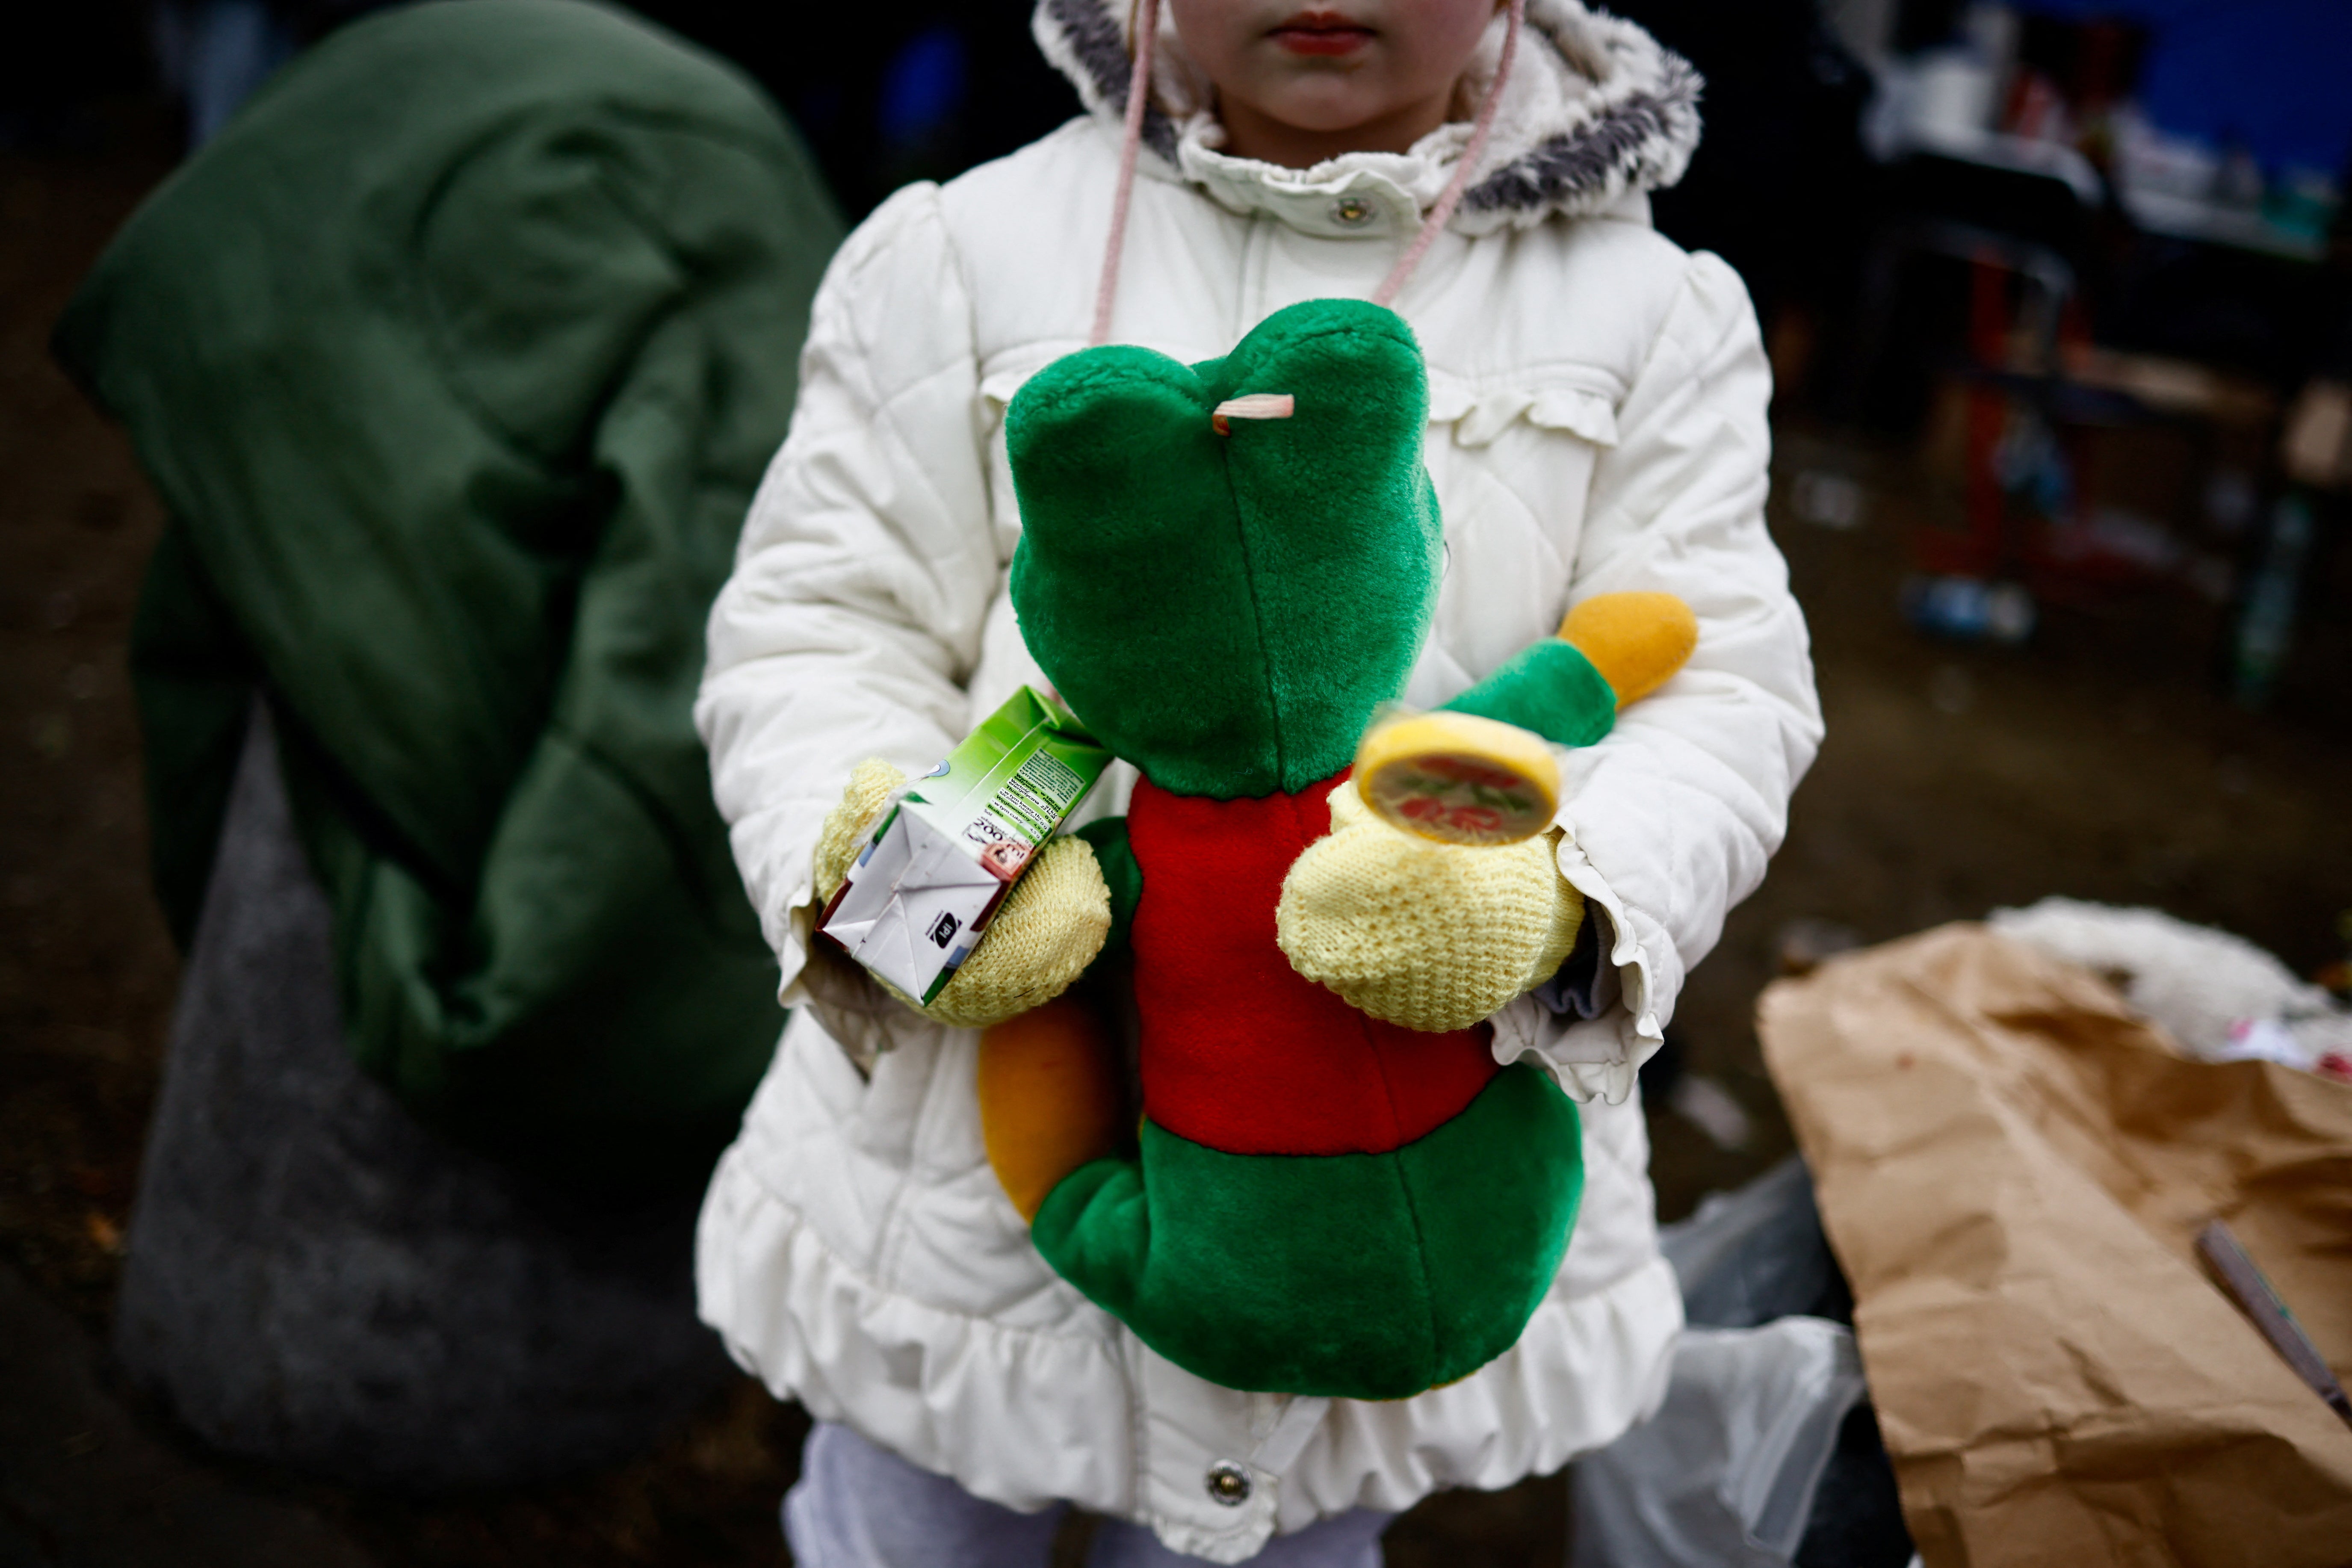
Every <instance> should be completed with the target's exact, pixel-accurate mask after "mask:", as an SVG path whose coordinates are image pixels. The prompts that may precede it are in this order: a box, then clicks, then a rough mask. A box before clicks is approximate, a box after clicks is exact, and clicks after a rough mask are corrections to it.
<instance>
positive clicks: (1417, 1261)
mask: <svg viewBox="0 0 2352 1568" xmlns="http://www.w3.org/2000/svg"><path fill="white" fill-rule="evenodd" d="M1473 1103H1475V1101H1474V1102H1473ZM1445 1124H1446V1123H1444V1122H1440V1123H1439V1124H1438V1126H1440V1127H1443V1126H1444V1125H1445ZM1430 1131H1432V1132H1434V1131H1437V1129H1436V1128H1434V1127H1433V1128H1432V1129H1430ZM1426 1136H1428V1134H1427V1133H1424V1134H1423V1137H1426ZM1419 1141H1420V1140H1418V1139H1416V1140H1414V1142H1419ZM1388 1163H1389V1178H1390V1179H1391V1181H1393V1182H1395V1183H1396V1184H1397V1193H1398V1194H1399V1195H1400V1196H1402V1198H1403V1200H1404V1212H1405V1216H1406V1219H1407V1220H1408V1222H1409V1223H1410V1224H1411V1225H1412V1240H1413V1247H1412V1264H1413V1269H1414V1271H1415V1272H1416V1273H1418V1274H1419V1275H1420V1276H1421V1310H1422V1322H1423V1328H1424V1330H1425V1331H1426V1334H1427V1346H1426V1351H1425V1353H1426V1354H1427V1356H1428V1358H1429V1359H1428V1361H1427V1362H1426V1363H1423V1364H1424V1365H1425V1366H1426V1368H1427V1370H1426V1371H1425V1372H1424V1373H1423V1376H1425V1377H1430V1378H1434V1377H1435V1376H1436V1375H1437V1374H1438V1372H1439V1371H1440V1369H1441V1366H1442V1363H1441V1362H1440V1360H1439V1357H1438V1343H1437V1287H1436V1284H1435V1282H1434V1281H1433V1280H1432V1279H1430V1277H1429V1236H1428V1233H1427V1232H1426V1231H1424V1230H1423V1228H1422V1224H1421V1205H1420V1204H1419V1203H1418V1202H1416V1201H1415V1199H1414V1194H1413V1190H1412V1182H1410V1181H1409V1180H1407V1179H1406V1177H1405V1170H1404V1152H1403V1150H1402V1149H1401V1148H1400V1149H1393V1150H1391V1151H1390V1152H1389V1155H1388Z"/></svg>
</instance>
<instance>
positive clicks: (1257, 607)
mask: <svg viewBox="0 0 2352 1568" xmlns="http://www.w3.org/2000/svg"><path fill="white" fill-rule="evenodd" d="M1218 455H1219V456H1220V457H1222V458H1224V465H1223V467H1224V475H1225V494H1226V495H1227V496H1229V497H1231V498H1232V500H1233V506H1234V537H1235V540H1236V541H1237V542H1239V544H1240V546H1241V552H1242V584H1243V586H1244V588H1246V589H1247V590H1248V591H1249V602H1250V635H1251V636H1253V637H1255V638H1256V639H1257V665H1258V668H1259V669H1260V670H1262V671H1263V672H1264V673H1265V710H1266V711H1267V713H1269V714H1271V715H1272V716H1273V719H1274V784H1273V787H1274V788H1276V789H1277V790H1279V789H1282V788H1284V787H1285V785H1286V780H1287V779H1288V777H1289V773H1288V769H1287V767H1286V764H1285V763H1284V759H1283V737H1282V719H1283V714H1282V703H1281V700H1280V699H1279V698H1277V697H1276V692H1275V680H1274V651H1273V650H1272V649H1271V648H1269V647H1266V642H1265V606H1264V605H1261V604H1259V602H1258V596H1257V562H1256V560H1255V558H1254V557H1253V556H1252V554H1251V552H1250V531H1249V524H1248V522H1247V521H1244V519H1243V517H1242V497H1241V491H1240V490H1239V489H1237V488H1235V486H1234V458H1233V452H1232V450H1231V448H1226V449H1225V450H1223V451H1221V452H1220V453H1219V454H1218Z"/></svg>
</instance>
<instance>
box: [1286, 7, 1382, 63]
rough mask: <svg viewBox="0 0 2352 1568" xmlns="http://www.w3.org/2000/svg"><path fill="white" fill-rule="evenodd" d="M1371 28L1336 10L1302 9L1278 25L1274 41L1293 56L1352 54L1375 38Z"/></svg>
mask: <svg viewBox="0 0 2352 1568" xmlns="http://www.w3.org/2000/svg"><path fill="white" fill-rule="evenodd" d="M1372 36H1373V35H1372V29H1370V27H1367V26H1360V24H1358V23H1355V22H1351V21H1349V19H1348V18H1347V17H1345V16H1340V15H1339V14H1338V13H1337V12H1333V11H1301V12H1300V13H1299V14H1298V15H1297V16H1293V17H1290V18H1289V19H1288V20H1286V21H1285V22H1284V23H1282V24H1281V25H1280V26H1277V27H1276V28H1275V29H1274V31H1273V33H1272V35H1271V37H1273V39H1274V41H1275V42H1276V43H1277V44H1279V45H1280V46H1282V47H1284V48H1286V49H1287V50H1289V51H1290V52H1291V53H1292V54H1294V55H1326V56H1334V55H1350V54H1353V53H1355V52H1356V51H1357V50H1358V49H1360V48H1362V47H1364V46H1365V45H1366V44H1369V43H1370V42H1371V41H1372Z"/></svg>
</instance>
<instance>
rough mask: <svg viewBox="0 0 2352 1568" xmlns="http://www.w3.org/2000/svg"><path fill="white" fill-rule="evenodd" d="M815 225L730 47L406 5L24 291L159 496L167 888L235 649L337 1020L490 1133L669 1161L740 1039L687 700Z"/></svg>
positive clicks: (154, 632)
mask: <svg viewBox="0 0 2352 1568" xmlns="http://www.w3.org/2000/svg"><path fill="white" fill-rule="evenodd" d="M839 237H840V226H839V221H838V219H837V217H836V216H835V212H834V210H833V207H832V205H831V203H830V202H829V201H828V199H827V198H826V196H825V195H824V192H823V190H822V189H821V187H820V186H819V184H818V183H817V181H816V179H815V177H814V174H812V173H811V167H810V164H809V161H808V159H807V158H806V156H805V155H804V153H803V151H802V148H801V146H800V143H799V142H798V141H797V140H796V139H795V137H794V136H793V132H791V130H790V129H789V127H787V126H786V125H785V124H784V123H783V121H782V120H781V119H780V118H779V116H778V115H777V113H776V111H775V110H773V109H772V107H771V106H770V105H769V104H768V103H767V102H766V101H765V100H763V99H761V96H760V95H759V93H758V92H757V91H756V89H753V88H751V86H750V85H749V84H747V83H746V82H745V81H744V80H743V79H741V78H740V77H738V76H737V75H735V74H734V73H733V72H732V71H730V70H729V69H727V68H723V67H721V66H719V65H718V64H716V63H715V62H713V61H711V60H709V59H708V58H704V57H702V56H700V55H698V54H696V53H693V52H691V51H689V50H688V49H686V48H684V47H680V46H679V45H677V44H676V43H674V42H672V41H671V40H669V39H668V38H667V37H665V36H663V35H660V34H657V33H656V32H653V31H652V30H650V29H648V28H647V27H646V26H644V25H642V24H640V23H638V22H636V21H635V20H633V19H631V18H629V17H627V16H625V15H623V14H621V13H617V12H613V11H606V10H603V9H599V8H596V7H593V6H589V5H580V4H573V3H568V0H465V3H463V4H454V3H452V4H431V5H416V6H413V7H408V8H404V9H401V10H397V11H394V12H390V13H386V14H384V15H382V16H376V17H373V18H371V19H368V20H365V21H362V22H360V23H358V24H355V25H353V26H351V27H349V28H347V29H345V30H343V31H342V32H341V33H339V34H337V35H335V36H334V37H332V38H331V39H330V40H329V41H328V42H327V43H325V44H323V45H322V46H320V47H319V48H318V49H316V50H315V51H313V52H312V53H310V55H308V56H305V57H303V58H300V59H298V60H297V61H296V62H295V63H294V64H292V65H291V66H289V68H286V69H285V70H284V71H282V72H281V73H280V74H279V75H278V78H277V79H275V80H273V81H272V82H271V83H270V84H269V85H268V87H267V88H265V89H263V91H262V92H261V93H260V94H259V95H258V96H257V98H256V99H255V100H253V101H252V102H251V103H250V104H249V105H248V106H247V108H246V109H245V110H244V111H243V112H242V113H241V114H240V115H239V116H238V117H237V118H236V120H235V121H233V122H232V123H231V124H230V126H229V127H228V129H227V130H226V132H225V133H224V134H223V135H222V136H221V137H220V138H219V139H218V140H216V141H215V142H213V143H212V144H211V145H210V146H208V147H207V148H206V149H205V152H204V153H202V154H201V155H200V156H199V157H197V158H196V159H195V160H194V162H193V163H190V164H189V165H188V166H187V167H186V168H185V169H184V170H183V171H181V172H180V173H179V174H177V175H176V176H174V177H173V179H172V180H171V181H170V182H169V183H168V184H166V185H165V186H164V187H163V189H162V190H161V191H160V192H158V193H157V195H155V196H154V197H153V198H152V200H151V201H149V203H148V204H147V205H146V206H145V207H144V208H142V210H141V211H140V212H139V214H138V215H137V216H134V217H133V218H132V219H131V222H130V224H129V225H128V226H126V227H125V229H124V231H123V233H122V234H121V237H119V238H118V239H117V240H116V241H115V243H114V245H113V246H112V247H111V248H110V250H109V251H108V252H107V254H106V256H105V257H104V258H102V259H101V260H100V263H99V265H98V267H97V268H96V269H95V271H94V272H93V273H92V275H91V277H90V278H89V280H88V282H87V283H86V284H85V285H84V287H83V288H82V289H81V292H80V293H79V296H78V297H77V298H76V299H75V300H74V302H73V304H72V306H71V307H70V308H69V310H68V312H67V314H66V316H65V318H64V320H63V321H62V322H61V323H60V325H59V327H58V336H57V348H58V355H59V357H60V358H61V359H62V360H63V361H64V362H65V363H66V364H67V365H68V367H69V368H70V369H71V370H72V371H73V372H74V373H75V374H77V375H78V376H79V378H80V379H81V381H82V382H83V384H85V385H86V386H87V387H88V388H89V391H90V392H91V394H92V395H93V396H94V397H96V398H97V400H98V401H100V403H101V404H103V405H105V406H106V407H108V408H109V409H110V410H111V411H112V412H113V413H114V414H116V415H117V416H120V417H121V419H122V421H123V422H124V423H125V424H126V425H127V426H129V427H130V430H131V436H132V438H133V440H134V441H135V443H136V445H137V447H138V451H139V455H140V458H141V460H142V463H143V465H144V466H145V468H146V470H147V472H148V474H149V476H150V477H151V478H152V479H153V481H154V483H155V486H156V489H158V490H159V491H160V492H161V493H162V495H163V500H164V502H165V504H166V506H167V507H168V509H169V510H170V512H171V515H172V517H173V520H174V521H173V525H172V527H171V528H170V530H169V531H167V533H166V536H165V539H164V542H163V546H162V547H161V548H160V549H159V550H158V552H157V554H156V557H155V560H154V563H153V564H152V568H151V572H150V576H149V580H148V584H147V587H146V592H145V595H144V599H143V602H142V611H141V618H140V622H139V626H138V627H137V631H136V633H135V647H134V650H133V661H134V668H135V672H136V674H137V676H138V678H139V687H140V697H141V703H142V719H143V721H144V723H145V726H146V734H147V745H148V757H149V774H150V777H149V786H150V805H151V812H152V816H153V826H154V844H155V867H156V879H157V886H158V890H159V893H160V894H161V896H162V898H163V903H164V905H165V908H166V910H167V911H168V913H169V915H170V916H171V919H172V922H173V928H174V930H175V931H176V932H177V934H178V935H179V937H180V939H181V940H182V942H186V941H187V940H188V938H189V937H190V935H191V934H192V932H193V929H194V921H195V915H196V911H197V909H198V907H199V904H200V902H201V899H202V894H203V889H204V885H205V877H206V875H207V873H208V870H209V867H210V864H211V858H212V855H213V850H214V844H215V838H216V837H217V832H218V826H219V820H220V812H221V808H222V805H223V804H224V802H225V800H226V788H227V783H228V779H229V773H230V769H231V767H232V766H233V764H234V762H235V758H236V740H237V736H238V733H239V731H240V729H241V726H242V724H243V721H244V718H245V714H246V712H247V708H248V705H249V702H250V700H251V694H252V692H253V691H254V690H255V689H261V690H262V691H264V692H266V693H267V695H268V700H269V701H270V703H271V704H272V707H273V709H274V710H275V711H276V713H277V714H278V717H279V721H280V725H279V728H280V735H281V743H282V746H283V748H284V753H285V767H286V772H287V774H288V780H289V786H290V787H291V792H292V795H293V798H294V801H295V805H296V813H297V817H298V821H299V826H300V829H301V832H302V834H303V837H304V839H305V842H306V844H307V846H308V848H309V850H310V857H311V860H312V864H313V866H314V867H315V868H316V869H317V870H318V872H319V874H320V878H321V879H322V881H323V882H324V883H325V885H326V887H327V890H328V893H329V896H330V898H331V900H332V903H333V907H334V910H335V919H336V925H337V929H336V942H337V949H338V959H339V963H340V980H341V990H342V1002H343V1010H344V1015H345V1019H346V1026H347V1028H348V1030H349V1034H350V1038H351V1043H352V1049H353V1050H354V1052H355V1053H356V1054H357V1055H358V1057H359V1058H360V1059H361V1061H362V1063H363V1064H364V1065H365V1066H366V1067H367V1068H369V1069H370V1070H371V1071H373V1073H375V1074H376V1075H377V1076H378V1077H380V1078H382V1079H383V1080H384V1081H385V1082H386V1083H388V1084H389V1085H391V1086H392V1087H393V1088H394V1089H395V1090H397V1091H398V1092H399V1093H400V1094H401V1096H402V1097H403V1098H404V1100H406V1101H407V1103H409V1104H410V1105H411V1106H412V1107H413V1108H415V1110H418V1111H419V1112H420V1113H422V1114H424V1115H425V1117H426V1118H427V1119H428V1120H430V1121H435V1122H436V1123H438V1124H439V1125H441V1126H443V1127H445V1128H446V1129H449V1130H451V1131H456V1132H457V1133H459V1134H461V1135H463V1136H465V1137H467V1139H468V1140H469V1141H472V1142H477V1143H478V1144H480V1145H482V1146H484V1147H487V1148H488V1149H490V1150H492V1151H493V1152H498V1153H500V1154H502V1155H505V1156H507V1157H509V1158H512V1159H515V1160H518V1161H522V1162H526V1163H539V1164H543V1165H546V1166H549V1167H551V1168H553V1169H558V1170H562V1171H564V1172H567V1173H573V1174H580V1175H590V1176H597V1177H608V1178H614V1179H636V1178H640V1177H645V1176H650V1175H654V1174H656V1173H677V1174H678V1175H680V1176H687V1175H690V1174H692V1173H694V1172H695V1171H696V1170H698V1168H699V1167H700V1166H701V1165H702V1164H703V1163H706V1162H707V1161H708V1159H709V1156H710V1155H711V1153H712V1152H715V1150H716V1149H717V1147H718V1146H719V1143H720V1142H723V1140H724V1139H725V1138H726V1137H727V1136H728V1135H729V1134H730V1132H731V1131H732V1129H733V1127H734V1125H735V1121H736V1118H737V1116H738V1115H739V1113H740V1109H741V1106H742V1103H743V1101H744V1100H745V1098H746V1097H747V1096H748V1094H749V1092H750V1090H751V1087H752V1085H753V1084H754V1082H755V1081H756V1079H757V1077H758V1075H759V1072H760V1071H761V1068H762V1067H763V1065H764V1064H765V1062H766V1060H767V1058H768V1056H769V1053H770V1051H771V1050H772V1047H773V1044H774V1041H775V1037H776V1034H777V1031H778V1029H779V1027H780V1026H781V1024H782V1014H781V1012H780V1011H779V1009H778V1007H777V1005H776V1000H775V967H774V961H773V959H772V955H771V954H770V953H769V952H768V951H767V948H766V946H765V944H764V943H763V942H761V937H760V933H759V931H758V929H757V925H756V922H755V921H754V919H753V916H752V912H751V909H750V908H749V906H748V904H747V902H746V900H745V898H744V895H743V892H742V889H741V886H740V883H739V881H738V880H737V878H736V872H735V870H734V868H733V865H732V862H731V860H730V856H729V852H728V846H727V838H726V834H725V830H724V828H723V826H722V825H721V823H720V821H719V816H718V814H717V812H716V810H715V809H714V807H713V805H712V804H711V799H710V786H709V771H708V764H707V762H706V760H705V758H704V755H703V752H702V748H701V746H700V744H699V743H698V741H697V738H696V736H695V733H694V730H693V726H692V721H691V716H690V707H691V703H692V700H693V696H694V691H695V688H696V684H697V682H698V678H699V675H700V671H701V668H702V658H703V644H702V635H703V621H704V617H705V615H706V613H707V610H708V607H709V601H710V599H711V597H712V596H713V595H714V594H715V593H716V591H717V589H718V586H719V583H720V582H721V581H722V580H723V579H724V577H725V575H726V574H727V572H728V570H729V566H730V561H731V556H732V552H733V547H734V542H735V537H736V534H737V531H738V530H739V528H740V523H741V521H742V517H743V514H744V511H745V510H746V508H747V506H748V504H749V501H750V499H751V491H752V489H753V487H754V486H755V485H756V483H757V482H758V479H759V478H760V475H761V471H762V469H763V468H764V466H765V464H766V463H767V461H768V459H769V458H770V457H771V456H772V453H773V452H774V450H775V448H776V447H777V445H778V443H779V442H780V441H781V440H782V436H783V433H784V428H785V425H786V422H787V419H788V417H789V416H790V413H791V409H792V405H793V395H794V390H795V386H794V376H793V366H794V362H795V359H796V356H797V355H798V353H799V350H800V346H801V342H802V339H803V335H804V334H805V331H806V329H807V321H808V307H809V300H810V298H811V296H812V295H813V293H814V289H815V286H816V282H817V279H818V276H819V274H820V272H821V270H822V268H823V267H824V262H825V260H826V258H828V257H829V255H830V254H831V252H832V250H833V249H834V247H835V244H836V243H837V241H838V239H839Z"/></svg>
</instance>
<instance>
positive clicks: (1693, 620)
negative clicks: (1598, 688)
mask: <svg viewBox="0 0 2352 1568" xmlns="http://www.w3.org/2000/svg"><path fill="white" fill-rule="evenodd" d="M1559 635H1560V637H1561V639H1562V640H1563V641H1565V642H1568V643H1570V644H1571V645H1573V646H1574V647H1575V648H1576V650H1577V651H1578V652H1579V653H1581V654H1582V655H1584V657H1585V658H1589V659H1591V661H1592V667H1593V668H1595V669H1597V670H1599V671H1600V672H1601V679H1603V680H1606V681H1607V682H1609V689H1610V690H1612V691H1614V692H1615V693H1616V694H1617V706H1618V707H1620V708H1622V707H1624V706H1625V705H1626V704H1627V703H1628V702H1633V701H1636V700H1640V699H1641V698H1643V697H1647V696H1648V695H1649V694H1650V693H1651V692H1653V691H1655V690H1656V689H1658V688H1659V687H1661V686H1664V684H1665V683H1666V681H1667V680H1668V679H1670V678H1671V677H1672V676H1673V675H1674V673H1675V671H1676V670H1678V669H1680V668H1682V667H1683V661H1684V660H1685V659H1687V658H1690V656H1691V650H1692V649H1693V648H1695V647H1698V617H1697V616H1694V615H1692V614H1691V607H1690V606H1689V605H1685V604H1684V603H1683V602H1682V601H1681V600H1680V599H1678V598H1676V597H1675V596H1674V595H1672V594H1649V593H1638V594H1633V593H1629V594H1595V595H1593V596H1592V597H1591V598H1590V599H1587V600H1585V601H1584V602H1583V603H1582V604H1580V605H1577V606H1576V607H1575V608H1574V609H1572V610H1570V611H1569V612H1568V618H1567V619H1566V620H1564V621H1562V622H1560V624H1559Z"/></svg>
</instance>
